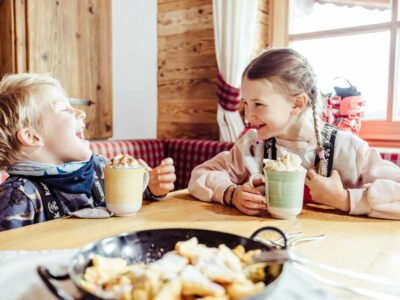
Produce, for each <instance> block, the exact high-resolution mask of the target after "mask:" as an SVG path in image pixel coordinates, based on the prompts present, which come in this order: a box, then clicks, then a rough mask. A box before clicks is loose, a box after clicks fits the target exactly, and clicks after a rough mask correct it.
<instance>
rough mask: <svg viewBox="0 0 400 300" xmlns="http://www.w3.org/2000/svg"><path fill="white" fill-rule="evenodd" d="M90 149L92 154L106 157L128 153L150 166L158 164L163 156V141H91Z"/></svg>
mask: <svg viewBox="0 0 400 300" xmlns="http://www.w3.org/2000/svg"><path fill="white" fill-rule="evenodd" d="M90 149H91V150H92V152H93V154H95V155H103V156H105V157H107V158H112V157H114V156H116V155H118V154H129V155H132V156H133V157H135V158H141V159H143V160H144V161H145V162H146V163H147V164H148V165H149V166H150V167H152V168H154V167H156V166H158V165H159V164H160V163H161V160H162V159H163V158H164V143H163V140H159V139H148V140H123V141H91V142H90Z"/></svg>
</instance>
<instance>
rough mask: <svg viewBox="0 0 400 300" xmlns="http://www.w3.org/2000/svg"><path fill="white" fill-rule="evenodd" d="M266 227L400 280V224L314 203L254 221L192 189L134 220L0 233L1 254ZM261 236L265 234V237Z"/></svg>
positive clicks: (343, 262) (313, 251) (67, 222)
mask: <svg viewBox="0 0 400 300" xmlns="http://www.w3.org/2000/svg"><path fill="white" fill-rule="evenodd" d="M263 226H276V227H278V228H280V229H282V230H284V231H286V232H287V233H295V232H299V231H301V232H303V235H302V236H303V237H309V236H314V235H319V234H326V235H327V237H326V238H325V239H324V240H319V241H313V242H307V243H299V244H297V245H296V246H293V248H292V250H293V251H296V252H297V253H300V254H302V255H304V256H306V257H308V258H312V259H314V260H316V261H318V262H321V263H325V264H328V265H331V266H335V267H339V268H345V269H350V270H354V271H360V272H367V273H370V274H375V275H379V276H384V277H389V278H392V279H395V280H398V281H399V282H400V273H399V272H398V270H399V268H400V226H399V221H393V220H381V219H372V218H367V217H363V216H349V215H347V214H344V213H342V212H339V211H337V210H334V209H331V208H328V207H325V206H320V205H315V204H309V205H306V206H305V207H304V209H303V211H302V212H301V214H300V215H299V216H297V218H296V219H293V220H280V219H274V218H271V217H270V216H269V215H268V214H266V215H265V216H264V217H252V216H246V215H242V214H241V213H239V212H238V211H237V210H236V209H234V208H230V207H227V206H223V205H220V204H217V203H206V202H202V201H198V200H195V199H194V198H193V197H192V196H190V195H189V194H188V192H187V190H181V191H177V192H173V193H170V194H169V195H168V196H167V197H166V198H165V199H163V200H161V201H159V202H147V201H146V202H145V203H144V205H143V207H142V208H141V210H140V211H139V212H138V213H137V214H136V215H135V216H131V217H111V218H108V219H78V218H64V219H58V220H54V221H47V222H44V223H38V224H35V225H30V226H25V227H22V228H18V229H12V230H8V231H3V232H0V250H44V249H64V248H76V247H82V246H83V245H85V244H87V243H89V242H93V241H95V240H98V239H101V238H105V237H108V236H111V235H115V234H119V233H122V232H129V231H136V230H145V229H156V228H176V227H179V228H200V229H208V230H217V231H223V232H229V233H234V234H238V235H242V236H245V237H249V236H250V235H251V234H252V233H253V232H254V231H256V230H257V229H259V228H261V227H263ZM260 237H261V238H262V237H263V235H261V236H260Z"/></svg>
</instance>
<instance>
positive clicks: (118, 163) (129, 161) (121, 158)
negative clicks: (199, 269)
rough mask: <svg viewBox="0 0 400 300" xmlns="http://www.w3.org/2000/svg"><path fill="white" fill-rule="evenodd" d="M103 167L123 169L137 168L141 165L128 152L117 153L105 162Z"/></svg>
mask: <svg viewBox="0 0 400 300" xmlns="http://www.w3.org/2000/svg"><path fill="white" fill-rule="evenodd" d="M105 167H106V168H110V169H124V168H139V167H141V165H140V164H139V163H138V161H137V160H136V159H135V158H134V157H132V156H130V155H128V154H119V155H117V156H114V157H113V158H112V159H110V160H109V161H108V162H106V164H105Z"/></svg>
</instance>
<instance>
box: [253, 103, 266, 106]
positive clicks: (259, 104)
mask: <svg viewBox="0 0 400 300" xmlns="http://www.w3.org/2000/svg"><path fill="white" fill-rule="evenodd" d="M255 105H256V106H263V105H264V104H262V103H256V104H255Z"/></svg>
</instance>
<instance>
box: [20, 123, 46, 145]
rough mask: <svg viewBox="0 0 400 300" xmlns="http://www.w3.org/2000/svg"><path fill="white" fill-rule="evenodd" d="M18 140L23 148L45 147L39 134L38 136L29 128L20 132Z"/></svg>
mask: <svg viewBox="0 0 400 300" xmlns="http://www.w3.org/2000/svg"><path fill="white" fill-rule="evenodd" d="M17 138H18V141H19V142H20V143H21V144H22V145H23V146H27V147H37V146H43V140H42V138H41V137H40V136H39V135H38V134H36V132H35V131H34V130H33V129H31V128H28V127H25V128H22V129H20V130H18V133H17Z"/></svg>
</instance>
